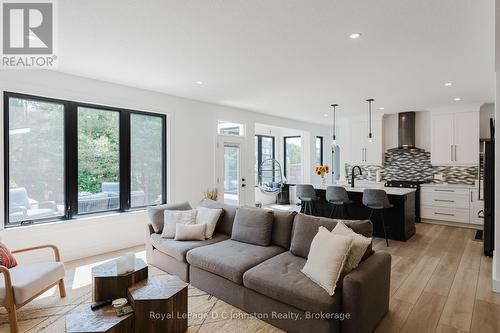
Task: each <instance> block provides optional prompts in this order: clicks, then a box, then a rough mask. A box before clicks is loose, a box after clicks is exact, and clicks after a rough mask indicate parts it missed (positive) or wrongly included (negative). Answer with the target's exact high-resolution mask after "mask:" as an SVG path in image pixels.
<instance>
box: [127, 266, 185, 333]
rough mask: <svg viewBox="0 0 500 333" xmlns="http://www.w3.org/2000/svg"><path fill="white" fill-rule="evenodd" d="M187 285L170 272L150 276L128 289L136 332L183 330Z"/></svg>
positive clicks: (177, 331) (172, 331)
mask: <svg viewBox="0 0 500 333" xmlns="http://www.w3.org/2000/svg"><path fill="white" fill-rule="evenodd" d="M187 290H188V284H187V283H185V282H184V281H182V280H181V279H179V278H178V277H177V276H172V275H158V276H152V277H149V278H147V279H146V280H143V281H141V282H139V283H137V284H135V285H133V286H132V287H130V288H128V299H129V300H130V302H131V303H132V305H133V307H134V309H135V332H136V333H143V332H149V333H154V332H169V333H181V332H185V331H186V330H187V327H188V318H187V308H188V292H187Z"/></svg>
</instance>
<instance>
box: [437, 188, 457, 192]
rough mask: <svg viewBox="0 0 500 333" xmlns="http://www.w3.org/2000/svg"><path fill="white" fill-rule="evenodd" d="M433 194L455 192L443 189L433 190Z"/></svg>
mask: <svg viewBox="0 0 500 333" xmlns="http://www.w3.org/2000/svg"><path fill="white" fill-rule="evenodd" d="M434 192H455V190H444V189H439V188H435V189H434Z"/></svg>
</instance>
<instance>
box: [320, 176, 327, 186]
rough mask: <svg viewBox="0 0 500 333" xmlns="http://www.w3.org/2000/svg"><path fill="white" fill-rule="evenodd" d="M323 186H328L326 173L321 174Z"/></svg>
mask: <svg viewBox="0 0 500 333" xmlns="http://www.w3.org/2000/svg"><path fill="white" fill-rule="evenodd" d="M321 186H323V187H326V177H325V175H322V176H321Z"/></svg>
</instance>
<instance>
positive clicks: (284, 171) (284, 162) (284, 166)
mask: <svg viewBox="0 0 500 333" xmlns="http://www.w3.org/2000/svg"><path fill="white" fill-rule="evenodd" d="M296 138H300V139H302V136H301V135H291V136H284V137H283V175H284V176H285V178H287V179H288V175H287V174H286V154H287V153H286V140H287V139H296ZM301 148H302V143H301ZM301 163H303V161H302V158H301Z"/></svg>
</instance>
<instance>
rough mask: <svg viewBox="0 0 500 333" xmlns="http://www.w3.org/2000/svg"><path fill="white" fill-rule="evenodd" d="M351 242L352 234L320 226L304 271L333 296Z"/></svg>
mask: <svg viewBox="0 0 500 333" xmlns="http://www.w3.org/2000/svg"><path fill="white" fill-rule="evenodd" d="M351 244H352V237H351V236H342V235H336V234H332V233H331V232H330V231H328V229H326V228H325V227H319V230H318V233H317V234H316V236H314V239H313V240H312V243H311V248H310V250H309V255H308V256H307V262H306V264H305V265H304V268H302V273H304V274H305V275H306V276H307V277H308V278H309V279H311V280H312V281H313V282H314V283H316V284H317V285H319V286H320V287H321V288H323V289H325V290H326V291H327V292H328V295H330V296H333V294H334V293H335V286H336V284H337V280H338V279H339V277H340V273H342V268H343V267H344V262H345V261H346V258H347V255H348V254H349V250H350V248H351Z"/></svg>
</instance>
